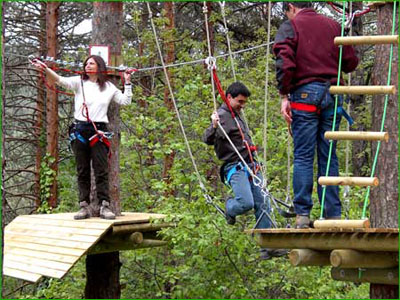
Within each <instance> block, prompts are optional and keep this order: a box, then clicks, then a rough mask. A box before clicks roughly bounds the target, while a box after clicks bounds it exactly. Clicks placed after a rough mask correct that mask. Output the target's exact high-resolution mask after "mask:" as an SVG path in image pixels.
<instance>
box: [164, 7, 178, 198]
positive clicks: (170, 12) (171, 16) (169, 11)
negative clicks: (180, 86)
mask: <svg viewBox="0 0 400 300" xmlns="http://www.w3.org/2000/svg"><path fill="white" fill-rule="evenodd" d="M174 6H175V5H174V3H173V2H165V3H164V9H165V12H166V17H167V19H168V25H167V26H166V28H165V29H166V32H169V33H170V34H171V35H172V31H173V29H174V28H175V13H174ZM168 39H171V40H173V37H172V36H170V35H169V34H168V38H167V42H166V43H165V48H166V52H167V57H166V59H165V63H166V64H167V65H168V64H170V63H172V62H173V61H174V60H175V44H174V42H173V41H168ZM167 74H168V77H169V79H170V83H171V86H173V78H172V77H171V72H170V71H169V69H167ZM165 80H167V79H165ZM170 97H171V95H170V92H169V88H168V85H167V83H165V87H164V103H165V106H166V107H167V108H168V111H170V112H174V104H173V102H172V99H171V98H170ZM172 130H173V126H172V125H170V126H168V127H167V128H166V129H165V131H164V136H165V137H166V138H167V139H168V134H170V133H171V131H172ZM175 154H176V153H175V150H172V151H171V153H170V154H167V155H166V156H165V157H164V168H163V174H162V176H163V180H164V181H165V182H166V183H167V186H168V190H167V191H166V193H165V196H169V195H173V194H174V190H173V188H171V186H170V184H171V181H172V178H171V175H170V173H169V172H170V170H171V168H172V166H173V165H174V158H175Z"/></svg>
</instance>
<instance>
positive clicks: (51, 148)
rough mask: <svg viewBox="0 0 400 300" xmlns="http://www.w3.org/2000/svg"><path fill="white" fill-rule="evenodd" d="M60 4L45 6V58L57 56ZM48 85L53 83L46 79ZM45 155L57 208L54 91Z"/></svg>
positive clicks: (49, 102)
mask: <svg viewBox="0 0 400 300" xmlns="http://www.w3.org/2000/svg"><path fill="white" fill-rule="evenodd" d="M60 5H61V3H60V2H47V5H46V35H47V36H46V39H47V56H50V57H53V58H54V59H55V58H56V56H57V46H58V45H57V44H58V42H57V25H58V9H59V7H60ZM47 81H48V82H49V83H50V85H54V82H52V81H51V80H50V77H48V78H47ZM46 112H47V114H46V118H47V149H46V151H47V153H49V154H50V156H52V157H54V158H55V160H54V162H53V163H52V164H51V165H50V168H51V169H52V170H54V171H55V174H56V175H55V176H54V181H53V184H52V186H51V189H50V198H49V199H48V202H49V206H50V207H56V206H57V173H58V158H59V157H58V156H59V155H58V96H57V93H56V92H55V91H52V90H48V91H47V108H46Z"/></svg>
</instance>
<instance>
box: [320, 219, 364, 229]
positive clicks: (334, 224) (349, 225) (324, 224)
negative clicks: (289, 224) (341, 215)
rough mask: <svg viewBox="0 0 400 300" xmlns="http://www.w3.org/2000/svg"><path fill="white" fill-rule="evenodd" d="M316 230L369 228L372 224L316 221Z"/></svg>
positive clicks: (356, 221) (351, 221)
mask: <svg viewBox="0 0 400 300" xmlns="http://www.w3.org/2000/svg"><path fill="white" fill-rule="evenodd" d="M313 226H314V228H369V227H370V222H369V220H368V219H365V220H315V221H314V223H313Z"/></svg>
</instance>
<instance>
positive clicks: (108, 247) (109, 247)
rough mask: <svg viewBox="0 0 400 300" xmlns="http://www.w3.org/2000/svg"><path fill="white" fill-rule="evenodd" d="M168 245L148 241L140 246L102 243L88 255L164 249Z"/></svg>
mask: <svg viewBox="0 0 400 300" xmlns="http://www.w3.org/2000/svg"><path fill="white" fill-rule="evenodd" d="M166 244H167V242H166V241H160V240H147V239H144V240H143V242H142V243H140V244H134V243H132V242H125V243H120V244H111V243H106V242H100V243H98V244H96V245H95V246H94V247H93V248H91V249H89V252H88V254H99V253H106V252H115V251H123V250H136V249H142V248H154V247H162V246H165V245H166Z"/></svg>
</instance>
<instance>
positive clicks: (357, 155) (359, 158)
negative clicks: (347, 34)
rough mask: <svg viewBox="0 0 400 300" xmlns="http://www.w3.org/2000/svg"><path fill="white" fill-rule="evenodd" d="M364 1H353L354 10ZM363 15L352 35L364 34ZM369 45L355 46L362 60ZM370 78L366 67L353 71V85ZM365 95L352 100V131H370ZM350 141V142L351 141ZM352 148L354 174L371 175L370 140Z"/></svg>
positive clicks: (355, 143)
mask: <svg viewBox="0 0 400 300" xmlns="http://www.w3.org/2000/svg"><path fill="white" fill-rule="evenodd" d="M362 6H363V4H362V2H353V12H354V11H356V10H362ZM362 18H363V17H357V18H356V20H355V24H353V27H352V31H353V32H352V35H363V23H362ZM368 47H369V46H368V45H367V46H355V48H356V49H357V52H358V57H359V59H360V61H361V60H362V57H363V56H364V52H365V51H366V49H367V48H368ZM368 78H370V76H367V74H366V70H365V68H357V70H356V71H355V72H353V73H351V85H368V84H369V83H368ZM366 105H367V104H366V98H365V95H353V96H352V97H351V100H350V110H351V111H349V112H350V113H351V116H352V118H353V120H354V125H353V126H352V127H351V129H350V130H352V131H368V128H366V126H365V124H363V123H362V118H361V117H362V112H363V110H364V109H365V107H366ZM349 143H350V142H349ZM351 145H352V150H351V152H352V153H351V157H352V163H351V164H352V167H353V168H352V170H353V176H360V177H364V176H369V174H368V171H367V169H368V168H367V167H368V166H369V165H370V163H371V162H370V157H369V155H370V153H369V152H368V151H367V148H368V142H367V141H353V142H351Z"/></svg>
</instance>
